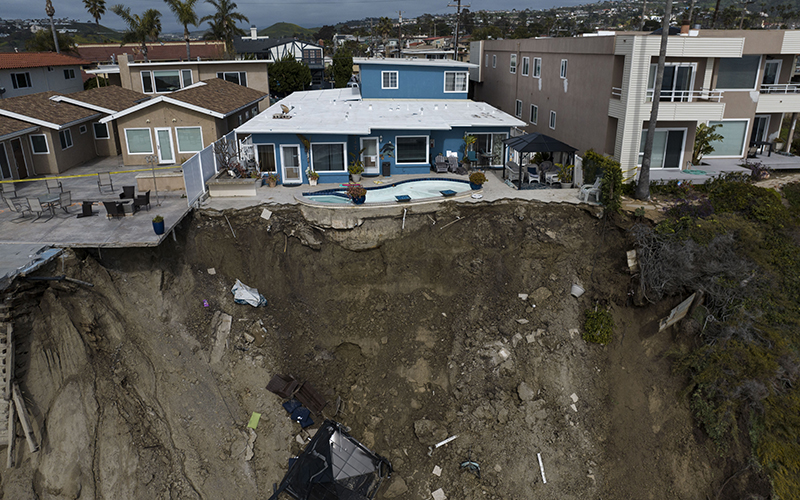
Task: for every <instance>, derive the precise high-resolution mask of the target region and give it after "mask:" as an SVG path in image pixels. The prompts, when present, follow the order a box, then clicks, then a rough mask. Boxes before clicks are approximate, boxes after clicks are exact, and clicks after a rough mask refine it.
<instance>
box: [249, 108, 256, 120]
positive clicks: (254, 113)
mask: <svg viewBox="0 0 800 500" xmlns="http://www.w3.org/2000/svg"><path fill="white" fill-rule="evenodd" d="M250 114H252V115H253V118H255V116H256V115H257V114H258V108H253V111H251V112H250Z"/></svg>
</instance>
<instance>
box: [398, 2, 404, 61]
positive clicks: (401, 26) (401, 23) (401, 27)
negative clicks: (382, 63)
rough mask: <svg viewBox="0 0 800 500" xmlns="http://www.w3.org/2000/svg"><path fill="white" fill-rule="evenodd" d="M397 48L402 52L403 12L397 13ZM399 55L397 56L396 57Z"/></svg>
mask: <svg viewBox="0 0 800 500" xmlns="http://www.w3.org/2000/svg"><path fill="white" fill-rule="evenodd" d="M397 48H398V50H403V11H402V10H398V11H397ZM399 56H400V54H398V57H399Z"/></svg>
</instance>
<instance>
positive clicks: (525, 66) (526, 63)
mask: <svg viewBox="0 0 800 500" xmlns="http://www.w3.org/2000/svg"><path fill="white" fill-rule="evenodd" d="M530 72H531V58H530V57H523V58H522V76H528V74H530Z"/></svg>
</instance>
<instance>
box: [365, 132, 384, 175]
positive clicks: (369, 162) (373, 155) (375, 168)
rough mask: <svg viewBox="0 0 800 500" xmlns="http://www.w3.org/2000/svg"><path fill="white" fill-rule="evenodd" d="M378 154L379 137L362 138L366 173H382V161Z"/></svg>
mask: <svg viewBox="0 0 800 500" xmlns="http://www.w3.org/2000/svg"><path fill="white" fill-rule="evenodd" d="M379 158H380V157H379V155H378V138H377V137H362V138H361V161H362V162H364V173H365V174H375V175H378V174H380V173H381V172H380V162H379V161H378V160H379Z"/></svg>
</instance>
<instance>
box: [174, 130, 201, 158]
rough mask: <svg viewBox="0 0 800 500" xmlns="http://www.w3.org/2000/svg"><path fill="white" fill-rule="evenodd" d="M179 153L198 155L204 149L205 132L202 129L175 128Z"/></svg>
mask: <svg viewBox="0 0 800 500" xmlns="http://www.w3.org/2000/svg"><path fill="white" fill-rule="evenodd" d="M175 135H176V136H177V137H178V153H196V152H198V151H202V149H203V131H202V129H201V128H200V127H175Z"/></svg>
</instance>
